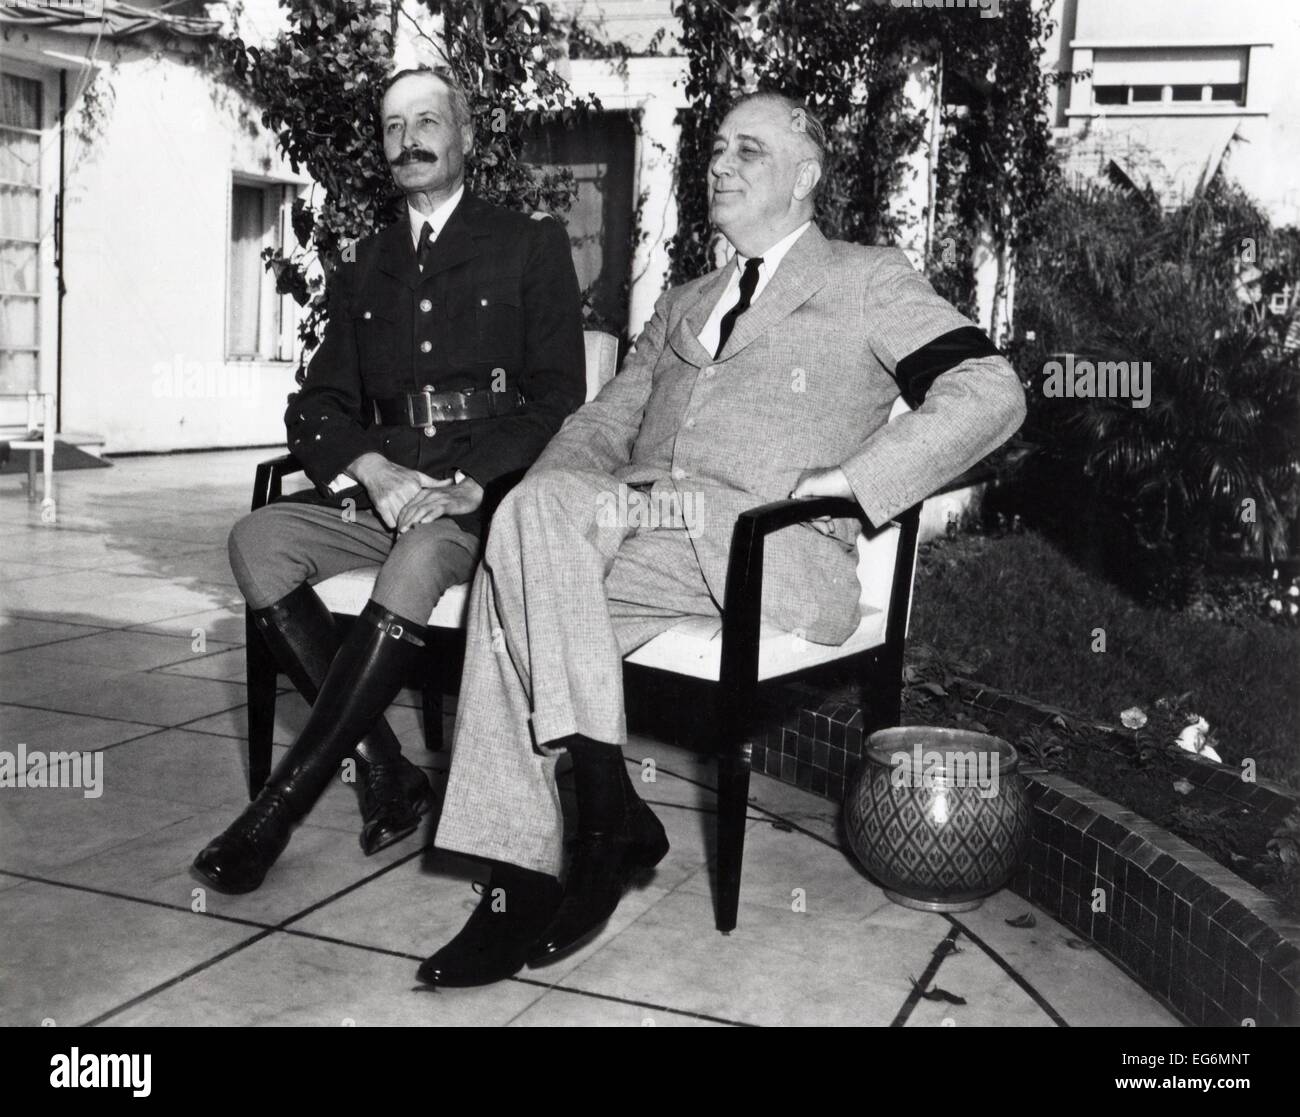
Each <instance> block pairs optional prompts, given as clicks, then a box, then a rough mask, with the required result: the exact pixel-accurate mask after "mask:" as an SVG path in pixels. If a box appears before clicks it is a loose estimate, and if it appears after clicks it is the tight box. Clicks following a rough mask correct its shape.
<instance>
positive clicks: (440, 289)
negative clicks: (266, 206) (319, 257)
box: [285, 192, 586, 532]
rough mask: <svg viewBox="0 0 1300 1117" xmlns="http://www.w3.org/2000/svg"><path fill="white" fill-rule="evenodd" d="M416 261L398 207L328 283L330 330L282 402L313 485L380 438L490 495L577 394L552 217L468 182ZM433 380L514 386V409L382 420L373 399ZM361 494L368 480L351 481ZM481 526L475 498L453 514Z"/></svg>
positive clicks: (324, 494)
mask: <svg viewBox="0 0 1300 1117" xmlns="http://www.w3.org/2000/svg"><path fill="white" fill-rule="evenodd" d="M432 251H433V258H432V262H431V263H430V264H429V265H428V266H426V268H425V270H424V271H423V273H422V272H421V271H420V270H419V268H418V266H417V264H416V260H415V249H414V247H413V246H412V244H411V230H410V224H409V222H408V221H407V220H406V217H405V210H403V217H402V219H401V220H399V221H398V222H396V223H395V224H393V225H391V226H389V227H388V228H386V229H384V230H383V231H381V232H379V233H376V234H375V235H373V236H370V237H367V238H365V239H364V240H362V241H359V242H358V243H357V245H356V258H355V260H354V261H352V262H349V263H344V264H343V265H341V266H340V267H339V269H338V270H337V271H336V272H335V274H334V275H333V276H332V277H331V279H330V283H329V318H328V323H327V326H326V329H325V337H324V340H323V341H322V343H321V345H320V348H319V349H318V350H317V352H316V353H315V355H314V356H313V357H312V360H311V362H310V364H309V366H308V369H307V376H306V379H305V382H304V384H303V387H302V390H301V391H299V392H297V393H295V394H294V395H293V396H290V399H289V407H288V409H287V411H286V412H285V427H286V429H287V431H288V445H289V450H290V452H291V453H292V454H293V455H294V456H295V457H296V458H297V459H298V460H299V461H300V462H301V463H302V465H303V468H304V469H305V470H306V473H307V476H308V477H309V478H310V479H311V480H312V481H313V482H314V483H315V485H316V489H317V493H318V494H319V498H320V499H324V500H328V501H337V500H338V499H340V497H339V495H338V494H332V493H331V492H330V490H329V485H330V483H331V482H332V481H334V480H335V479H336V478H337V477H338V476H339V474H341V473H342V472H343V471H344V470H345V469H346V468H347V467H348V466H349V465H350V464H351V463H352V462H353V461H355V460H356V459H357V458H358V457H359V456H360V455H362V454H364V453H366V452H368V451H374V452H376V453H380V454H383V455H384V457H386V458H388V459H389V460H390V461H392V462H395V463H397V464H398V465H404V466H407V467H409V468H411V469H417V470H419V471H421V472H422V473H426V474H428V475H429V476H430V477H434V478H437V479H441V478H446V477H451V476H452V475H453V474H454V473H455V472H456V470H461V471H462V472H463V473H464V474H465V475H466V476H468V477H472V478H473V479H474V480H475V481H477V482H478V483H479V484H480V485H482V486H483V488H484V489H485V490H486V491H487V492H488V494H489V499H488V500H487V501H485V503H487V504H489V505H490V503H491V500H492V498H493V497H494V496H495V497H499V495H500V491H501V490H502V489H503V488H504V487H507V486H508V485H509V484H510V483H511V482H512V481H513V480H515V479H517V478H518V477H519V476H521V475H522V473H523V471H524V470H526V469H527V468H528V467H529V465H531V464H532V462H533V461H534V459H535V458H536V457H537V455H538V454H539V453H540V452H541V450H542V448H543V447H544V446H545V445H546V443H547V441H548V440H549V439H550V438H551V436H552V435H553V434H555V432H556V431H557V430H558V429H559V426H560V424H561V422H562V421H563V420H564V418H565V416H566V415H568V414H569V413H570V412H571V411H573V410H574V408H576V407H577V406H578V405H579V404H580V403H582V400H583V398H584V396H585V394H586V393H585V383H586V379H585V372H584V351H583V340H582V311H581V296H580V294H579V290H578V280H577V276H576V274H575V272H574V268H573V259H572V256H571V254H570V251H569V241H568V236H567V234H566V232H565V229H564V226H563V225H562V224H560V222H558V221H556V220H554V219H552V218H549V217H546V218H541V219H533V218H530V217H529V216H527V215H525V214H521V213H516V212H514V211H513V210H507V209H503V208H501V207H499V206H493V205H489V204H488V203H486V202H484V201H482V200H481V199H478V198H475V197H473V196H472V195H471V194H469V193H468V192H466V193H465V194H464V195H463V196H462V198H461V201H460V203H459V204H458V205H457V206H456V208H455V210H453V211H452V213H451V215H450V217H449V218H448V219H447V222H446V224H445V225H444V226H443V229H442V232H441V233H440V234H439V236H438V238H437V240H436V241H435V242H434V243H433V246H432ZM425 387H431V388H432V389H433V390H434V391H440V392H441V391H453V390H466V389H471V390H474V391H476V392H493V391H496V392H504V393H507V395H509V393H512V392H513V391H514V390H516V389H517V390H518V391H519V392H520V393H521V394H522V395H523V398H524V401H525V406H524V408H523V410H521V411H517V412H516V413H514V414H509V415H500V416H495V417H491V418H483V419H468V420H461V421H457V422H442V423H437V424H435V428H436V429H435V430H434V432H433V433H432V434H428V433H426V432H425V430H424V429H423V428H419V427H410V426H384V425H381V424H380V422H379V421H378V419H377V417H376V413H375V409H374V406H373V401H374V400H379V399H391V398H394V397H400V396H403V395H404V394H405V393H407V392H418V391H420V390H422V389H424V388H425ZM346 495H349V496H353V497H355V498H356V499H357V500H358V503H359V504H361V505H362V506H368V501H367V500H366V498H365V494H364V491H360V492H358V491H357V490H355V489H354V490H350V491H349V492H348V493H347V494H346ZM455 519H456V522H457V523H459V524H460V526H461V527H462V528H464V529H465V530H467V531H475V532H477V531H478V530H479V527H480V520H481V512H480V513H474V514H471V515H468V516H458V517H455Z"/></svg>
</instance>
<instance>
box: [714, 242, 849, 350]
mask: <svg viewBox="0 0 1300 1117" xmlns="http://www.w3.org/2000/svg"><path fill="white" fill-rule="evenodd" d="M830 256H831V251H830V247H829V245H827V243H826V238H825V237H824V236H822V234H821V231H820V230H819V229H818V228H817V226H816V225H810V226H809V227H808V228H807V229H806V230H805V231H804V234H803V235H802V236H801V237H800V238H799V239H798V240H797V241H795V242H794V244H792V245H791V246H790V250H789V251H788V252H787V253H786V254H785V258H784V259H783V260H782V261H781V263H780V264H779V265H778V267H777V269H776V274H775V275H774V276H772V278H771V279H770V280H768V283H767V286H766V287H764V288H763V290H762V292H761V293H760V294H759V296H758V300H757V301H756V302H755V303H754V305H753V306H751V307H750V308H749V309H748V310H747V311H745V313H744V314H742V315H741V316H740V317H739V318H738V319H736V328H735V329H734V330H732V332H731V337H729V338H728V339H727V344H726V345H724V346H723V347H722V353H721V354H720V355H719V358H718V359H719V360H723V361H725V360H727V358H729V357H733V356H735V355H736V354H737V353H739V352H740V351H741V350H742V349H744V348H745V346H746V345H748V344H749V343H750V342H752V341H753V340H754V339H755V338H758V337H761V336H762V335H763V334H764V333H766V332H767V331H768V330H770V329H771V328H772V327H773V326H775V325H776V324H777V323H778V322H781V321H783V320H784V319H786V318H788V317H789V316H790V315H791V314H792V313H793V312H794V310H795V308H796V307H798V306H800V305H801V304H802V303H805V302H807V301H808V300H809V299H810V298H812V296H813V295H814V294H816V293H817V292H818V291H820V290H821V289H822V287H824V286H825V285H826V276H827V274H828V271H829V266H828V265H829V263H830ZM707 317H708V312H707V311H706V312H705V318H707ZM701 324H702V323H701Z"/></svg>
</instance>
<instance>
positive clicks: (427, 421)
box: [406, 384, 438, 438]
mask: <svg viewBox="0 0 1300 1117" xmlns="http://www.w3.org/2000/svg"><path fill="white" fill-rule="evenodd" d="M416 399H419V400H420V401H421V402H422V403H423V404H424V414H423V416H421V417H420V418H418V419H417V418H416V415H415V408H414V406H413V401H414V400H416ZM406 413H407V416H408V417H409V418H410V420H411V426H413V427H422V428H423V433H424V437H425V438H432V437H433V436H434V435H435V434H437V433H438V428H437V426H436V425H435V424H434V422H433V385H432V384H426V385H425V386H424V387H423V388H421V389H420V390H419V391H418V392H412V393H411V394H409V395H408V396H407V397H406Z"/></svg>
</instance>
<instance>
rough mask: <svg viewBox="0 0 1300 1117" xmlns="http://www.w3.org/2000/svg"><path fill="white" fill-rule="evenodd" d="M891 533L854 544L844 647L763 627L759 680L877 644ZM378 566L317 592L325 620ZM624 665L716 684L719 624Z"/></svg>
mask: <svg viewBox="0 0 1300 1117" xmlns="http://www.w3.org/2000/svg"><path fill="white" fill-rule="evenodd" d="M897 532H898V528H896V527H890V528H886V529H885V530H884V531H882V532H880V533H878V534H877V535H875V536H873V537H871V538H867V537H866V536H860V537H859V538H858V583H859V585H861V586H862V596H861V597H860V599H859V601H858V611H859V613H860V614H861V616H862V621H861V623H859V625H858V627H857V631H855V632H854V633H853V635H852V636H850V637H849V638H848V639H847V640H846V641H844V643H843V644H814V643H812V642H811V641H809V640H805V639H803V638H801V637H799V636H796V635H794V634H793V633H790V632H784V631H782V630H781V629H779V628H777V627H776V626H774V625H771V624H767V623H764V624H763V625H762V627H761V628H760V629H759V637H758V677H759V678H760V679H773V678H777V677H779V676H781V675H788V674H790V673H791V672H793V671H802V670H804V669H805V668H808V667H816V666H818V665H820V664H823V663H830V662H831V661H832V660H836V659H843V658H844V657H845V656H848V655H853V654H855V653H857V652H862V651H867V650H868V649H870V648H874V647H877V646H879V645H880V644H882V643H884V640H885V625H886V623H887V621H888V617H889V596H890V593H891V592H892V589H893V580H894V560H895V557H896V556H897V553H898V536H897ZM378 572H379V567H377V566H362V567H359V568H357V569H356V570H349V571H347V572H345V573H343V574H335V575H334V576H333V577H332V578H326V579H325V580H324V581H323V582H319V583H318V584H317V585H316V592H317V593H318V594H319V595H320V597H321V600H322V601H324V602H325V604H326V605H327V606H328V607H329V610H330V612H332V613H343V614H346V615H348V616H356V615H357V614H358V613H360V612H361V610H362V609H363V608H364V607H365V604H366V602H367V601H369V600H370V594H371V591H372V590H373V589H374V586H375V577H376V575H377V574H378ZM468 602H469V583H468V582H462V583H461V584H460V585H458V586H452V587H451V589H449V590H448V591H447V592H446V593H444V594H443V595H442V600H440V601H439V602H438V604H437V605H435V606H434V608H433V612H432V613H431V614H430V615H429V622H428V623H429V625H430V627H434V628H463V627H464V624H465V609H466V606H467V604H468ZM627 662H628V663H635V664H638V665H639V666H642V667H654V668H657V669H658V670H660V671H672V672H674V673H675V674H678V675H689V676H691V677H693V678H697V679H713V680H717V678H718V676H719V674H720V672H721V664H722V621H721V620H720V619H719V618H717V617H691V618H688V619H687V620H684V621H679V622H678V623H677V624H675V625H673V627H672V628H670V629H669V630H668V631H667V632H661V633H660V634H659V635H658V636H656V637H655V638H654V639H653V640H650V641H649V642H648V643H645V644H642V645H641V647H639V648H637V649H636V651H634V652H632V653H631V654H630V655H629V656H628V657H627Z"/></svg>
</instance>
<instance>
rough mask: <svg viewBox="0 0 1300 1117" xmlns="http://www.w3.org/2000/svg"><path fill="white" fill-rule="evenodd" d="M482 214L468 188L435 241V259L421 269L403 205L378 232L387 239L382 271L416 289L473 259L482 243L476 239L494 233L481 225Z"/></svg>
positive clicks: (380, 255) (380, 268) (380, 263)
mask: <svg viewBox="0 0 1300 1117" xmlns="http://www.w3.org/2000/svg"><path fill="white" fill-rule="evenodd" d="M480 216H481V215H480V205H479V201H478V199H477V198H475V197H474V196H473V195H472V194H470V193H469V191H466V192H465V193H464V194H462V195H461V199H460V203H459V204H458V205H457V206H456V208H455V209H454V210H452V212H451V216H450V217H448V218H447V223H446V224H445V225H444V226H443V227H442V232H441V233H439V234H438V239H437V240H436V241H434V244H433V260H432V262H431V263H430V265H429V267H428V268H427V269H426V270H425V271H423V272H421V271H420V269H419V267H418V265H417V264H416V262H415V248H414V246H413V245H412V244H411V225H410V222H409V221H408V220H407V219H406V208H405V207H403V208H402V216H401V217H400V218H399V219H398V220H397V221H396V222H394V223H393V224H392V225H390V226H388V228H387V229H385V230H384V231H383V232H382V233H380V234H379V235H380V236H381V237H383V238H385V239H384V243H383V251H382V252H381V253H380V254H379V265H378V266H379V270H380V271H382V272H383V273H384V274H386V275H391V276H392V277H393V278H394V279H396V280H398V281H399V282H400V283H404V284H405V285H406V286H407V287H410V288H411V289H412V290H414V289H415V288H416V287H418V286H420V284H421V283H423V282H425V280H427V279H429V277H430V276H434V275H437V274H438V273H439V272H444V271H446V270H447V269H448V268H454V267H455V266H456V265H457V264H463V263H464V262H465V261H466V260H472V259H473V258H474V257H475V256H477V255H478V254H479V246H478V244H477V243H475V242H476V241H477V240H478V239H479V238H480V237H486V236H489V235H491V230H490V229H486V228H484V227H482V225H481V224H480V222H479V217H480Z"/></svg>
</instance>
